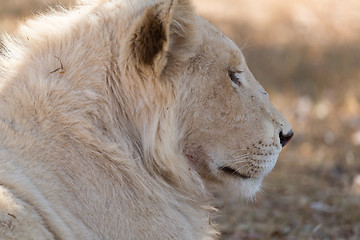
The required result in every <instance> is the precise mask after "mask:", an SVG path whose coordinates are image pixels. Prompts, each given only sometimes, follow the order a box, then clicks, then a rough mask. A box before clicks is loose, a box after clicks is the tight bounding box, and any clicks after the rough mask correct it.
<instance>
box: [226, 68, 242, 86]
mask: <svg viewBox="0 0 360 240" xmlns="http://www.w3.org/2000/svg"><path fill="white" fill-rule="evenodd" d="M241 73H242V71H238V72H233V71H229V72H228V74H229V77H230V79H231V81H232V82H233V83H235V84H236V85H241V84H242V75H241Z"/></svg>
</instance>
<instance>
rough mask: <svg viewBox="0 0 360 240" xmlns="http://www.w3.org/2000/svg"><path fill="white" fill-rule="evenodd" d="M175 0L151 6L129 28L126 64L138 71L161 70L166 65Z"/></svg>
mask: <svg viewBox="0 0 360 240" xmlns="http://www.w3.org/2000/svg"><path fill="white" fill-rule="evenodd" d="M175 4H176V1H175V0H167V1H165V2H162V3H159V4H156V5H154V6H151V7H149V8H147V9H146V10H145V12H144V13H143V14H142V16H140V18H139V19H138V21H137V22H136V23H135V24H134V26H133V27H132V28H131V30H130V32H129V35H128V37H127V39H126V44H127V46H125V49H127V51H128V52H127V53H126V54H125V56H126V58H127V59H126V61H127V64H130V65H135V66H134V67H135V68H136V69H137V70H138V71H139V70H140V71H144V70H149V69H150V70H152V71H157V72H158V71H161V70H162V68H164V66H165V65H166V61H167V59H166V58H167V56H166V55H167V51H168V48H169V44H170V43H169V41H170V40H169V35H170V25H171V18H172V15H173V11H174V8H175V6H174V5H175Z"/></svg>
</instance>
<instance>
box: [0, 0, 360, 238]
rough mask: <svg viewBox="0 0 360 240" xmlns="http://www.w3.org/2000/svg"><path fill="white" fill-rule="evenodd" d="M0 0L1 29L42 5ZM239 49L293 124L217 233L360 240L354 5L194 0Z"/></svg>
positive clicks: (324, 0)
mask: <svg viewBox="0 0 360 240" xmlns="http://www.w3.org/2000/svg"><path fill="white" fill-rule="evenodd" d="M58 2H61V3H63V4H65V5H68V4H70V2H71V1H70V0H67V1H60V0H48V1H40V0H2V2H1V5H0V32H2V31H12V29H13V27H14V26H15V25H16V20H18V19H21V18H23V17H26V16H28V15H29V14H31V13H33V12H37V11H38V10H43V9H44V8H45V6H46V5H48V4H50V5H52V4H54V3H58ZM195 5H196V6H197V9H198V12H199V13H200V14H202V15H203V16H205V17H206V18H208V19H210V21H211V22H213V23H214V24H215V25H217V26H218V27H219V28H220V29H222V30H223V31H224V32H225V33H226V34H227V35H229V36H231V38H232V39H234V41H235V42H236V43H237V44H238V45H239V46H242V48H243V51H244V54H245V56H246V58H247V60H248V65H249V66H250V68H251V69H252V71H253V73H254V75H255V76H256V77H257V79H258V80H259V81H260V82H261V83H262V84H263V85H264V87H265V88H266V89H267V90H268V91H269V93H270V96H271V99H272V102H273V103H274V105H275V106H277V107H278V108H279V109H280V110H281V111H282V112H283V113H284V114H285V116H286V117H287V118H288V119H289V120H290V122H291V123H292V125H293V127H294V130H295V134H296V135H295V138H294V139H293V141H292V142H291V143H290V144H289V145H288V146H287V147H286V148H285V149H284V152H283V153H282V154H281V155H280V159H279V162H278V164H277V166H276V168H275V170H274V171H273V172H272V173H271V174H270V175H269V177H268V178H267V179H266V181H265V185H266V186H265V187H264V191H263V193H262V194H260V195H259V197H258V199H257V200H256V201H255V202H254V203H245V202H241V201H239V202H232V203H228V204H227V205H226V206H220V208H222V209H223V212H224V214H223V216H222V217H220V218H219V222H221V223H222V226H223V227H222V232H223V234H224V237H223V239H227V240H230V239H232V240H235V239H353V240H355V239H360V94H359V93H360V84H359V82H360V66H359V64H360V2H359V1H356V0H348V1H334V0H297V1H288V0H276V1H274V0H257V1H253V0H223V1H217V0H195Z"/></svg>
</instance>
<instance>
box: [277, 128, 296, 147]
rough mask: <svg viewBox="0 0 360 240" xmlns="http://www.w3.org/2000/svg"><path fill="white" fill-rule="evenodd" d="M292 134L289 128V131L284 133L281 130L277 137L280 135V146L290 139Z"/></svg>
mask: <svg viewBox="0 0 360 240" xmlns="http://www.w3.org/2000/svg"><path fill="white" fill-rule="evenodd" d="M293 136H294V132H293V131H292V130H290V132H288V133H286V134H284V133H283V132H282V131H281V132H280V134H279V137H280V144H281V146H283V147H284V146H285V145H286V144H287V143H288V142H289V141H290V139H291V138H292V137H293Z"/></svg>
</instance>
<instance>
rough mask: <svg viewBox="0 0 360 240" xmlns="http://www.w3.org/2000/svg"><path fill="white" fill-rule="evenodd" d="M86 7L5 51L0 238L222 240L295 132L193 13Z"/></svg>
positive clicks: (168, 1)
mask: <svg viewBox="0 0 360 240" xmlns="http://www.w3.org/2000/svg"><path fill="white" fill-rule="evenodd" d="M85 2H86V3H82V4H81V3H80V4H79V6H78V7H76V8H74V9H72V10H62V11H60V12H54V13H52V14H50V15H44V16H41V17H38V18H37V19H36V20H29V21H28V22H27V23H26V24H25V25H23V26H22V27H21V28H20V29H19V31H18V34H17V35H16V36H13V37H11V38H10V37H5V38H4V39H3V40H2V42H3V44H2V45H4V47H3V51H2V54H1V57H0V62H1V63H0V66H1V67H0V238H1V239H36V240H40V239H66V240H70V239H187V240H189V239H214V238H216V237H217V235H216V231H215V229H214V227H213V226H212V225H211V223H210V221H209V213H210V211H211V207H210V200H211V194H210V192H209V190H208V189H209V186H210V184H211V186H212V185H213V184H214V183H215V184H220V185H221V186H225V187H227V188H229V194H230V195H234V196H244V197H247V198H251V197H253V196H254V194H255V193H256V192H257V191H258V190H259V188H260V185H261V181H262V179H263V177H264V176H265V175H266V174H267V173H269V172H270V171H271V169H272V168H273V167H274V165H275V162H276V160H277V157H278V154H279V152H280V151H281V149H282V146H284V145H285V144H286V142H287V141H288V140H289V139H290V138H291V136H292V131H291V127H290V125H289V123H288V122H287V121H286V120H285V118H284V117H283V116H282V115H281V114H280V113H279V112H278V111H277V110H275V108H274V107H273V106H272V105H271V103H270V102H269V98H268V95H267V93H266V92H265V90H264V89H263V88H262V87H261V86H260V85H259V83H258V82H257V81H256V80H255V79H254V77H253V76H252V74H251V72H250V71H249V69H248V68H247V66H246V63H245V60H244V57H243V55H242V53H241V51H240V50H239V48H238V47H237V46H236V45H235V44H234V43H233V42H232V41H231V40H229V39H228V38H227V37H226V36H224V35H223V34H222V33H221V32H220V31H219V30H217V29H216V28H215V27H213V26H212V25H211V24H209V23H208V22H206V21H205V20H203V19H202V18H200V17H199V16H197V15H196V14H194V13H193V10H192V7H191V4H190V3H189V2H188V0H163V1H160V0H152V1H140V0H138V1H134V0H132V1H130V0H98V1H91V2H89V1H85Z"/></svg>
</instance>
